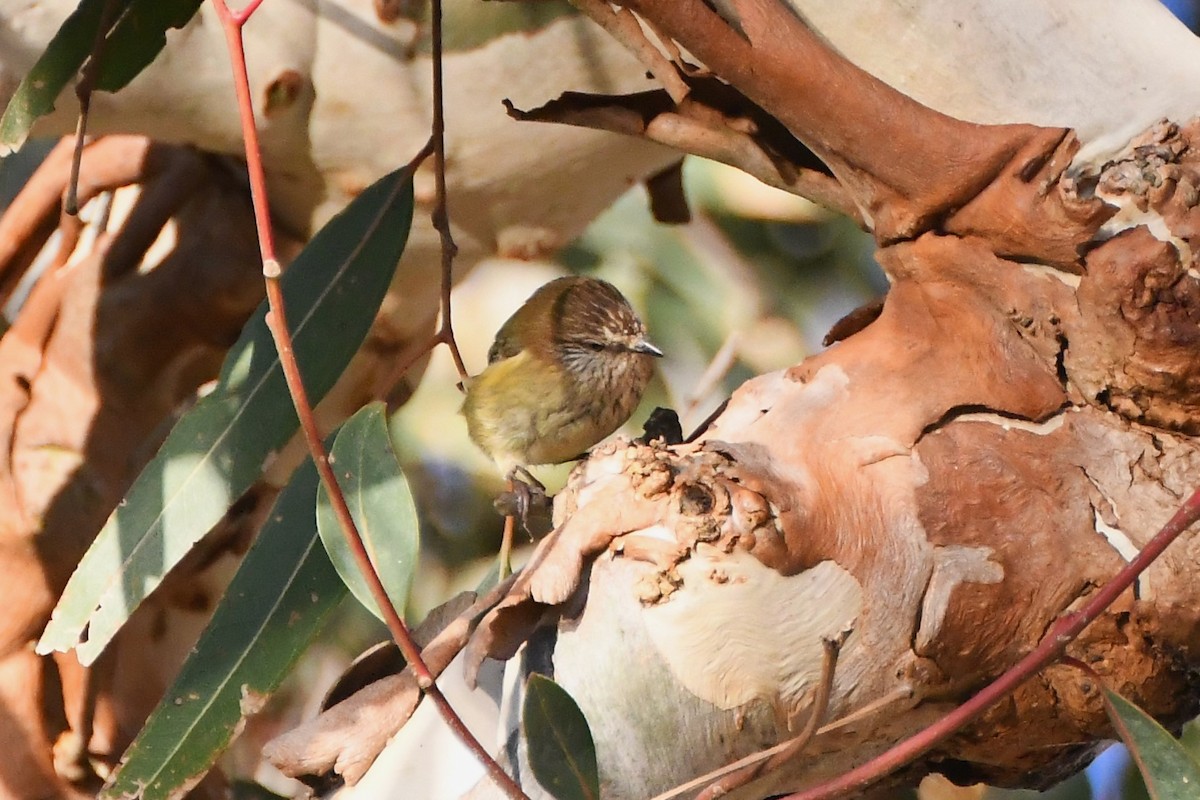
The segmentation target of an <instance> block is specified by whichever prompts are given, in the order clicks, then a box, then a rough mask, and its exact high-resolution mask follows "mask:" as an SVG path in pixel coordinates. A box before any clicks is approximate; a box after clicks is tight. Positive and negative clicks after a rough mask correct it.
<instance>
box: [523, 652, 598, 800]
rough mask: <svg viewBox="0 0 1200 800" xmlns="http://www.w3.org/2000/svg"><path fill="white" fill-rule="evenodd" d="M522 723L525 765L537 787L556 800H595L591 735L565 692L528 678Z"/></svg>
mask: <svg viewBox="0 0 1200 800" xmlns="http://www.w3.org/2000/svg"><path fill="white" fill-rule="evenodd" d="M521 723H522V725H523V726H524V728H525V740H526V742H527V743H528V747H529V766H530V768H531V769H533V775H534V777H535V778H537V780H538V783H540V784H541V785H542V788H544V789H545V790H546V791H548V792H549V793H550V794H552V795H554V797H555V798H557V800H599V799H600V772H599V769H598V768H597V766H596V745H595V743H594V742H593V741H592V732H591V730H590V729H589V728H588V724H587V719H586V718H585V717H584V716H583V712H582V711H580V710H579V706H577V705H576V704H575V701H574V700H573V699H572V698H571V695H569V694H567V692H566V690H565V689H563V688H562V687H561V686H559V685H558V684H557V683H555V682H554V681H552V680H550V679H549V678H547V677H544V676H542V675H537V674H534V675H530V676H529V683H528V684H526V686H525V703H524V705H523V706H522V708H521Z"/></svg>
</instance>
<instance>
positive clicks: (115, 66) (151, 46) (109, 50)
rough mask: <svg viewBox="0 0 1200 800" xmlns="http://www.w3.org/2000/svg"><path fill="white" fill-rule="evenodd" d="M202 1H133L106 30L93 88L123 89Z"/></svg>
mask: <svg viewBox="0 0 1200 800" xmlns="http://www.w3.org/2000/svg"><path fill="white" fill-rule="evenodd" d="M201 2H202V0H132V2H130V3H129V8H128V9H127V10H126V12H125V13H124V14H122V15H121V16H120V19H118V20H116V24H115V25H114V26H113V27H112V29H111V30H110V31H109V34H108V39H107V41H106V42H105V44H104V54H103V56H102V57H101V59H100V71H99V74H98V75H97V76H96V88H97V89H103V90H105V91H108V92H115V91H117V90H118V89H124V88H125V86H126V85H127V84H128V83H129V82H130V81H131V80H133V79H134V78H136V77H137V75H138V73H140V72H141V71H142V70H144V69H145V68H146V67H148V66H150V62H152V61H153V60H154V59H155V58H156V57H157V56H158V54H159V53H160V52H162V49H163V48H164V47H165V46H166V44H167V31H168V30H169V29H171V28H182V27H183V26H184V25H186V24H187V22H188V20H190V19H191V18H192V17H194V16H195V15H196V12H197V11H199V10H200V3H201Z"/></svg>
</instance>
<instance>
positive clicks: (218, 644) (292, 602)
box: [102, 461, 346, 798]
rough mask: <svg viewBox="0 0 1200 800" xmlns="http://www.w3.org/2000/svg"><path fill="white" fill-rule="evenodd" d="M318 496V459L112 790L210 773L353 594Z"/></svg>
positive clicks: (249, 558)
mask: <svg viewBox="0 0 1200 800" xmlns="http://www.w3.org/2000/svg"><path fill="white" fill-rule="evenodd" d="M316 496H317V470H316V468H315V467H313V465H312V462H311V461H310V462H307V463H305V464H304V465H303V466H301V467H300V469H298V470H296V474H295V475H294V476H293V477H292V481H291V483H289V484H288V486H287V488H285V489H284V490H283V492H282V493H281V494H280V496H279V499H278V500H277V501H276V503H275V506H274V508H273V509H272V510H271V515H270V517H269V518H268V520H267V523H266V525H264V526H263V529H262V532H261V533H260V534H259V537H258V540H257V541H256V542H255V543H254V546H253V547H252V548H250V552H249V553H247V554H246V558H245V559H244V560H243V561H242V565H241V567H240V568H239V569H238V572H237V575H235V576H234V578H233V582H232V583H230V584H229V589H228V591H226V593H225V596H224V597H223V598H222V599H221V602H220V604H219V605H218V606H217V610H216V612H215V613H214V614H213V618H212V620H211V621H210V622H209V624H208V628H207V629H206V630H205V631H204V634H203V635H202V636H201V637H200V641H199V642H197V643H196V646H195V648H193V650H192V653H191V655H189V656H188V659H187V661H186V662H185V663H184V665H183V668H182V669H181V670H180V672H179V675H178V677H176V679H175V683H174V684H173V685H172V686H171V688H170V689H168V690H167V693H166V694H165V695H164V699H163V700H162V702H161V703H159V705H158V708H156V709H155V710H154V713H153V714H151V715H150V719H149V720H148V721H147V722H146V725H145V727H143V728H142V731H141V733H139V734H138V737H137V739H136V740H135V741H134V743H133V744H132V745H131V746H130V747H129V749H128V750H127V751H126V753H125V756H124V758H123V759H122V765H121V768H120V769H119V770H118V771H117V772H116V774H115V775H113V777H112V778H111V779H110V781H109V783H108V785H107V786H106V787H105V789H104V792H103V794H102V797H107V798H126V797H135V796H139V797H175V796H179V795H180V794H182V792H183V791H184V790H186V789H187V788H188V787H191V786H193V785H194V784H195V783H196V781H198V780H200V779H201V778H202V777H204V775H205V773H207V772H208V771H209V769H211V768H212V765H213V764H214V763H215V762H216V760H217V758H218V756H220V755H221V753H222V752H223V751H224V750H225V748H226V747H228V746H229V743H230V742H231V741H232V740H233V738H234V737H235V736H236V735H237V733H238V731H239V729H240V727H241V725H242V720H243V719H244V718H245V716H246V715H247V714H248V713H252V712H253V711H254V710H255V708H256V707H257V706H259V705H261V703H262V701H263V700H265V699H266V698H267V697H268V696H270V694H271V693H272V692H274V691H275V690H276V689H277V688H278V687H279V684H280V682H282V681H283V679H284V678H285V677H286V676H287V675H288V673H290V672H291V670H292V667H293V666H295V664H296V661H297V660H298V659H299V657H300V655H301V653H303V652H304V651H305V649H307V647H308V646H309V644H310V643H311V642H312V641H313V639H314V638H315V637H316V635H317V633H319V632H320V630H321V628H322V627H323V626H324V624H325V622H326V620H328V618H329V615H330V613H331V612H332V611H333V610H334V609H335V608H336V607H337V606H338V603H339V602H341V600H342V598H344V597H345V596H346V587H345V586H344V585H343V584H342V581H341V580H340V579H339V578H338V575H337V573H336V572H335V571H334V569H333V565H332V564H330V563H329V558H328V557H327V556H326V555H325V550H324V549H323V548H322V547H321V544H320V541H319V540H318V538H317V531H316V524H315V520H314V518H313V501H314V500H315V499H316Z"/></svg>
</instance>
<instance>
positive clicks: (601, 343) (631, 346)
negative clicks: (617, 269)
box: [548, 277, 662, 380]
mask: <svg viewBox="0 0 1200 800" xmlns="http://www.w3.org/2000/svg"><path fill="white" fill-rule="evenodd" d="M560 281H561V282H562V285H561V286H555V284H559V283H560ZM549 286H552V287H554V288H556V289H559V291H558V292H557V293H556V296H555V297H554V300H553V302H552V303H550V307H549V312H550V313H549V315H548V317H549V319H548V321H549V323H550V331H549V334H550V335H549V337H548V340H549V341H550V342H551V347H552V352H553V353H554V356H555V358H556V360H558V362H559V363H560V364H561V365H562V366H563V367H564V368H565V369H567V370H568V371H569V372H571V373H573V374H575V375H576V376H577V377H579V378H582V379H584V380H588V379H590V378H592V377H598V376H600V375H604V376H608V377H611V378H620V377H621V376H623V375H625V374H628V373H633V374H635V375H639V376H640V375H644V376H645V378H643V380H645V379H648V377H649V374H650V372H651V371H652V366H651V364H650V359H652V358H660V357H662V351H661V350H659V349H658V348H657V347H655V346H654V345H653V344H651V343H650V341H649V339H647V337H646V326H645V325H643V324H642V321H641V320H640V319H639V318H638V316H637V314H636V313H635V312H634V310H633V307H632V306H630V305H629V301H628V300H626V299H625V297H624V295H622V294H621V293H620V292H619V291H617V289H616V288H615V287H614V286H612V284H610V283H607V282H605V281H602V280H598V279H596V278H579V277H572V278H562V279H560V280H559V281H554V282H552V283H551V284H549Z"/></svg>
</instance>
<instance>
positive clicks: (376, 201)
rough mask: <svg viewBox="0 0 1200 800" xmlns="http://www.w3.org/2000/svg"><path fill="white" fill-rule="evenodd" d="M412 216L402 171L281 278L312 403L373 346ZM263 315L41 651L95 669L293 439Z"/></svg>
mask: <svg viewBox="0 0 1200 800" xmlns="http://www.w3.org/2000/svg"><path fill="white" fill-rule="evenodd" d="M412 208H413V206H412V182H411V180H407V179H405V176H404V174H403V171H397V172H394V173H392V174H390V175H388V176H386V177H384V178H382V179H380V180H379V181H377V182H376V183H375V184H373V185H372V186H370V187H369V188H368V189H367V190H366V191H364V192H363V193H362V194H361V195H359V196H358V197H357V198H356V199H355V200H354V202H352V203H351V204H350V205H349V206H348V207H347V208H346V209H345V210H344V211H342V213H341V214H339V215H338V216H336V217H334V218H333V219H332V220H330V222H329V224H327V225H326V226H325V227H324V228H322V229H321V231H320V232H319V233H318V234H317V235H316V236H315V237H314V238H313V240H312V241H311V242H310V243H309V245H308V246H307V247H306V248H304V251H303V252H302V253H301V254H300V255H299V256H298V257H297V258H296V260H295V261H294V262H293V263H292V265H291V266H290V267H289V268H288V270H287V272H286V273H285V274H284V276H283V287H282V288H283V292H284V297H285V299H286V305H287V317H288V326H289V327H290V329H291V331H292V335H293V336H294V337H295V354H296V360H297V361H298V362H299V364H300V371H301V373H302V375H303V380H304V385H305V388H307V390H308V394H309V397H310V399H311V400H312V402H313V403H314V404H315V403H316V402H317V401H318V400H320V399H321V398H322V397H323V396H324V395H325V393H326V392H327V391H328V390H329V389H330V387H332V386H333V383H334V381H336V380H337V378H338V376H339V375H341V373H342V370H343V369H344V368H345V366H346V364H347V362H349V360H350V357H351V356H352V355H354V352H355V351H356V350H357V349H358V347H359V345H360V344H361V342H362V340H363V338H364V337H365V336H366V333H367V331H368V330H369V328H370V326H371V322H372V321H373V320H374V318H375V314H376V312H377V311H378V309H379V305H380V303H381V302H382V300H383V296H384V293H385V292H386V291H387V287H388V284H389V283H390V281H391V278H392V274H393V272H394V271H395V267H396V263H397V261H399V259H400V254H401V253H402V252H403V250H404V243H405V241H406V240H407V238H408V229H409V225H410V223H411V222H412ZM266 311H267V308H266V305H265V304H264V305H262V306H260V307H259V309H258V310H257V311H256V312H255V314H254V316H253V317H252V318H251V319H250V322H248V323H247V324H246V327H245V328H244V329H243V330H242V335H241V338H240V339H238V341H237V343H236V344H234V346H233V348H232V349H231V350H230V352H229V355H228V356H227V357H226V359H225V364H224V365H223V366H222V368H221V375H220V377H219V378H218V380H217V385H216V388H215V389H214V390H213V391H212V392H211V393H210V394H209V395H208V396H207V397H204V398H202V399H201V400H200V401H199V402H198V403H197V404H196V406H195V407H194V408H193V409H192V410H191V411H189V412H188V413H187V414H185V415H184V416H183V417H182V418H181V419H180V420H179V422H178V423H177V424H176V425H175V427H174V429H173V430H172V431H171V433H170V434H169V435H168V436H167V440H166V442H164V443H163V445H162V447H161V448H160V449H159V451H158V454H157V455H155V457H154V459H153V460H152V461H151V462H150V463H149V464H147V465H146V467H145V469H143V470H142V472H141V474H140V475H139V476H138V478H137V480H136V481H135V482H134V484H133V486H132V487H131V488H130V490H129V492H128V493H127V494H126V496H125V499H124V500H123V501H122V502H121V504H120V505H119V506H118V507H117V509H116V511H115V512H114V513H113V515H112V516H111V517H110V518H109V520H108V522H107V523H106V524H105V526H104V528H103V529H102V530H101V531H100V534H99V535H98V536H97V537H96V540H95V542H94V543H93V544H92V546H91V548H89V550H88V552H87V553H86V554H85V555H84V557H83V560H82V561H81V562H80V564H79V566H78V567H77V568H76V570H75V574H74V575H72V576H71V579H70V581H69V582H68V583H67V588H66V590H65V591H64V592H63V595H62V597H61V598H60V599H59V601H58V606H57V607H56V608H55V610H54V615H53V617H52V618H51V620H50V624H49V625H48V626H47V627H46V630H45V632H44V633H43V634H42V639H41V641H40V642H39V643H38V652H40V653H48V652H51V651H53V650H66V649H69V648H71V647H77V649H78V656H79V659H80V660H81V661H82V662H83V663H85V664H89V663H91V662H92V661H93V660H95V658H96V657H97V656H98V655H99V654H100V652H101V651H102V650H103V649H104V647H105V646H106V645H107V644H108V642H109V641H111V640H112V637H113V636H114V635H115V634H116V632H117V631H118V630H119V629H120V628H121V626H122V625H124V624H125V621H126V620H127V619H129V615H130V614H132V613H133V610H134V609H135V608H137V606H138V605H139V604H140V603H141V602H142V600H144V599H145V598H146V596H147V595H148V594H149V593H150V592H152V591H153V590H154V588H155V587H156V586H158V585H159V583H161V582H162V579H163V576H165V575H166V573H167V572H168V571H169V570H170V569H171V568H172V567H173V566H175V565H176V564H178V563H179V561H180V560H181V559H182V558H183V557H184V556H185V555H187V553H188V551H190V550H191V548H192V546H193V545H194V544H195V543H196V542H198V541H199V540H200V538H201V537H202V536H204V534H205V533H207V532H208V531H209V529H210V528H212V526H213V525H215V524H216V523H217V522H218V521H220V519H221V517H222V516H223V515H224V514H225V511H226V510H227V509H228V508H229V506H230V505H231V504H232V503H233V502H234V501H235V500H236V499H237V498H238V497H239V496H240V495H241V494H242V493H243V492H244V491H246V489H247V488H249V487H250V485H251V484H252V483H253V482H254V481H255V480H257V479H258V477H259V475H261V474H262V469H263V465H264V464H266V463H267V462H268V461H269V460H270V459H271V458H273V456H274V453H275V452H276V451H277V450H278V449H279V448H281V447H283V445H284V444H286V443H287V441H288V440H289V439H290V438H291V437H292V436H293V435H294V434H295V433H296V431H297V429H298V427H299V424H298V422H297V420H296V412H295V409H294V408H293V406H292V401H291V397H290V395H289V394H288V390H287V384H286V382H285V381H284V377H283V370H282V369H281V368H280V363H279V356H278V354H277V353H276V351H275V345H274V342H273V340H272V338H271V334H270V331H269V330H268V329H267V323H266ZM85 630H86V632H87V638H86V640H85V639H84V638H83V636H84V631H85Z"/></svg>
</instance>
